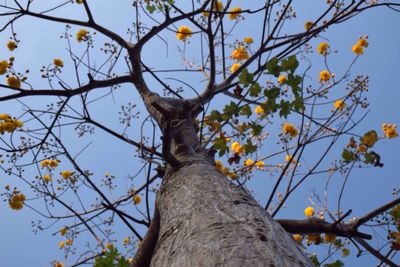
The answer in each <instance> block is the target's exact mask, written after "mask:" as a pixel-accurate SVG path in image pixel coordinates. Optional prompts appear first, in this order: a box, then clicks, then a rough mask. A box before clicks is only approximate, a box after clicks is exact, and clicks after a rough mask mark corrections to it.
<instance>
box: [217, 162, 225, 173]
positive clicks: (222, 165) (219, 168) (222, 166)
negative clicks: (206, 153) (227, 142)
mask: <svg viewBox="0 0 400 267" xmlns="http://www.w3.org/2000/svg"><path fill="white" fill-rule="evenodd" d="M215 168H216V169H217V170H218V171H219V172H222V170H223V168H224V164H222V162H221V161H220V160H218V159H217V160H216V161H215Z"/></svg>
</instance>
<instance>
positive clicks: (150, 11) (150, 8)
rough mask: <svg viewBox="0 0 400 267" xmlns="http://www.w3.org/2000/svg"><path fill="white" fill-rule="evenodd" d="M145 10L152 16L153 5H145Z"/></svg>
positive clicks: (154, 9)
mask: <svg viewBox="0 0 400 267" xmlns="http://www.w3.org/2000/svg"><path fill="white" fill-rule="evenodd" d="M146 9H147V11H149V13H150V14H153V12H154V11H156V7H155V6H153V5H147V6H146Z"/></svg>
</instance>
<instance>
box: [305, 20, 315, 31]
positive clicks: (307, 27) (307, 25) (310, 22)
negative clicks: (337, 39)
mask: <svg viewBox="0 0 400 267" xmlns="http://www.w3.org/2000/svg"><path fill="white" fill-rule="evenodd" d="M313 24H314V23H313V22H312V21H310V20H307V21H306V23H304V29H306V31H308V30H309V29H311V27H312V26H313Z"/></svg>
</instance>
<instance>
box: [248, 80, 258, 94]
mask: <svg viewBox="0 0 400 267" xmlns="http://www.w3.org/2000/svg"><path fill="white" fill-rule="evenodd" d="M249 92H250V96H254V97H255V96H258V95H259V94H260V92H261V87H260V85H259V84H258V83H256V82H253V83H252V85H251V87H250V89H249Z"/></svg>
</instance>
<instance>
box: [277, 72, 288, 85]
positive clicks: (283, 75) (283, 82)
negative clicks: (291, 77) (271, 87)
mask: <svg viewBox="0 0 400 267" xmlns="http://www.w3.org/2000/svg"><path fill="white" fill-rule="evenodd" d="M286 82H287V77H286V74H281V76H279V78H278V83H279V84H280V85H282V84H285V83H286Z"/></svg>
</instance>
